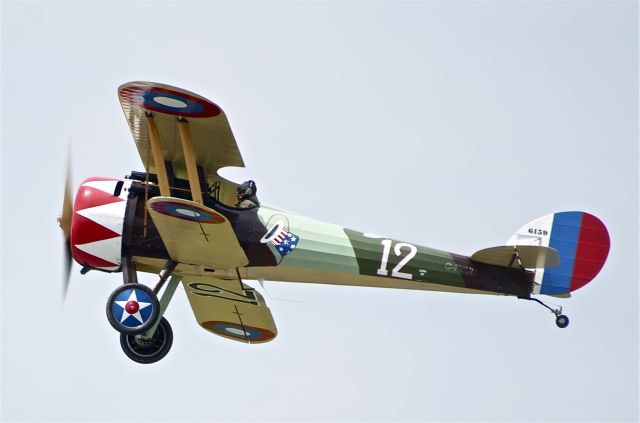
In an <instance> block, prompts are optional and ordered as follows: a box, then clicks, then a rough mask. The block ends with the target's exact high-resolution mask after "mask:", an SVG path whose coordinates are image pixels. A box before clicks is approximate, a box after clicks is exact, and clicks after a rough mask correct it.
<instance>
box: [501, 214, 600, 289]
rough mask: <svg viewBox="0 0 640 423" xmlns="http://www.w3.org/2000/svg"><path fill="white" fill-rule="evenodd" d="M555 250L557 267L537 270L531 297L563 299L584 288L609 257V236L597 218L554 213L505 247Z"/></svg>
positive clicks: (524, 229)
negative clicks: (538, 246) (532, 246)
mask: <svg viewBox="0 0 640 423" xmlns="http://www.w3.org/2000/svg"><path fill="white" fill-rule="evenodd" d="M523 244H525V245H541V246H544V247H550V248H554V249H556V250H557V251H558V255H559V256H560V265H558V266H557V267H553V268H548V269H542V270H538V271H537V272H536V275H535V279H534V281H535V286H534V290H533V293H534V294H546V295H564V294H568V293H569V292H571V291H575V290H576V289H579V288H581V287H583V286H584V285H586V284H587V283H588V282H589V281H591V280H592V279H593V278H595V277H596V275H597V274H598V273H599V272H600V269H602V266H603V265H604V263H605V261H606V259H607V256H608V254H609V247H610V240H609V232H608V231H607V228H606V227H605V225H604V224H603V223H602V221H600V219H598V218H597V217H595V216H593V215H591V214H589V213H586V212H579V211H569V212H559V213H553V214H549V215H546V216H543V217H541V218H538V219H536V220H533V221H531V222H529V223H527V224H526V225H524V226H523V227H522V228H520V229H519V230H518V231H517V232H516V233H515V234H514V235H513V236H512V237H511V238H510V239H509V241H508V242H507V245H523Z"/></svg>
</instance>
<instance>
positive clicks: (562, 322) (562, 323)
mask: <svg viewBox="0 0 640 423" xmlns="http://www.w3.org/2000/svg"><path fill="white" fill-rule="evenodd" d="M518 298H520V299H521V300H528V301H535V302H536V303H538V304H540V305H541V306H543V307H545V308H546V309H548V310H549V311H551V312H552V313H553V314H554V315H555V316H556V326H558V327H559V328H560V329H564V328H566V327H567V326H569V318H568V317H567V316H565V315H564V314H562V307H558V308H551V307H549V306H548V305H546V304H545V303H543V302H542V301H540V300H539V299H537V298H531V297H518Z"/></svg>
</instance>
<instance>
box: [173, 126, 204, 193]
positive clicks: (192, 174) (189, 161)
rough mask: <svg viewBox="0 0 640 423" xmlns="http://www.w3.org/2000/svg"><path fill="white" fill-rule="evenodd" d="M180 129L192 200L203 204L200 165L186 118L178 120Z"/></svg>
mask: <svg viewBox="0 0 640 423" xmlns="http://www.w3.org/2000/svg"><path fill="white" fill-rule="evenodd" d="M178 128H179V129H180V140H181V141H182V153H183V154H184V162H185V165H186V167H187V176H188V177H189V187H190V188H191V198H192V199H193V201H194V202H196V203H199V204H203V203H202V190H201V189H200V179H199V178H198V165H197V164H196V158H195V154H193V143H192V142H191V132H190V131H189V122H188V121H187V120H186V119H185V118H178Z"/></svg>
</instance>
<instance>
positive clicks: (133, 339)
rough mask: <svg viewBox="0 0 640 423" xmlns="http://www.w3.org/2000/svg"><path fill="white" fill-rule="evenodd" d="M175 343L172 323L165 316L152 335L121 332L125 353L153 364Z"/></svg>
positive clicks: (121, 342)
mask: <svg viewBox="0 0 640 423" xmlns="http://www.w3.org/2000/svg"><path fill="white" fill-rule="evenodd" d="M172 344H173V331H172V330H171V325H169V322H168V321H167V319H165V318H164V317H161V318H160V323H159V324H158V328H157V329H156V331H155V332H154V333H153V335H152V336H151V337H146V336H144V335H130V334H126V333H121V334H120V346H121V347H122V350H123V351H124V353H125V354H126V355H127V357H129V358H130V359H132V360H133V361H135V362H137V363H142V364H151V363H155V362H156V361H159V360H161V359H162V358H163V357H164V356H165V355H167V353H168V352H169V350H170V349H171V345H172Z"/></svg>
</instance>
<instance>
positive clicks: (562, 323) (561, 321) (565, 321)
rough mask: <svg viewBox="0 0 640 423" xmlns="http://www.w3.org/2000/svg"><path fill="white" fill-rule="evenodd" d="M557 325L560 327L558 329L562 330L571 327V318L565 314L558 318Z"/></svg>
mask: <svg viewBox="0 0 640 423" xmlns="http://www.w3.org/2000/svg"><path fill="white" fill-rule="evenodd" d="M556 325H558V327H559V328H561V329H564V328H566V327H567V326H569V318H568V317H567V316H565V315H564V314H561V315H559V316H558V317H556Z"/></svg>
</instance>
